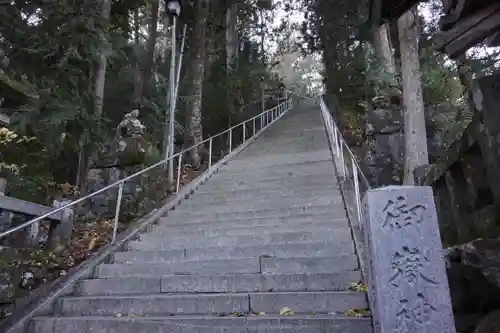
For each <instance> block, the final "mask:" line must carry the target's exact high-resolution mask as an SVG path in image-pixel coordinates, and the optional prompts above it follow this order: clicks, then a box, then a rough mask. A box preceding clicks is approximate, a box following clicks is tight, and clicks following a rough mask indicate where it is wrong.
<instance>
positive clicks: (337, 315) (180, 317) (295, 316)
mask: <svg viewBox="0 0 500 333" xmlns="http://www.w3.org/2000/svg"><path fill="white" fill-rule="evenodd" d="M33 319H34V320H37V319H42V320H46V319H56V320H58V319H62V320H117V321H126V320H134V319H137V320H140V319H145V320H148V321H149V320H150V321H167V322H168V321H172V320H174V321H177V320H207V321H211V320H223V321H225V320H227V321H236V320H239V321H248V320H249V319H250V320H255V321H259V320H270V319H271V320H284V321H293V320H311V321H321V320H371V317H368V316H367V317H351V316H347V315H345V314H343V313H335V314H317V315H309V314H300V313H299V314H293V315H288V316H279V315H276V314H265V315H253V314H252V315H245V316H225V317H224V316H210V315H175V316H144V317H141V316H133V317H126V316H125V317H109V316H65V317H53V316H37V317H35V318H33Z"/></svg>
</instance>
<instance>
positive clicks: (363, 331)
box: [27, 315, 373, 333]
mask: <svg viewBox="0 0 500 333" xmlns="http://www.w3.org/2000/svg"><path fill="white" fill-rule="evenodd" d="M69 332H71V333H100V332H103V333H104V332H107V333H167V332H168V333H263V332H265V333H332V332H334V333H372V332H373V329H372V324H371V318H352V317H345V316H340V315H337V316H320V315H317V316H309V315H302V316H300V315H293V316H286V317H281V316H267V315H266V316H248V317H234V316H230V317H203V316H189V317H185V316H183V317H181V316H174V317H148V318H140V317H96V316H93V317H56V318H49V317H37V318H35V319H34V320H33V321H32V323H31V325H30V328H29V329H28V331H27V333H69Z"/></svg>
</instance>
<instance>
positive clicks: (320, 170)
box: [210, 163, 335, 184]
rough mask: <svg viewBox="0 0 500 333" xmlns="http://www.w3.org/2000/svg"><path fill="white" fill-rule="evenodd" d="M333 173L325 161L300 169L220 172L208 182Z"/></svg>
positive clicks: (332, 174)
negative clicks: (319, 164) (320, 164)
mask: <svg viewBox="0 0 500 333" xmlns="http://www.w3.org/2000/svg"><path fill="white" fill-rule="evenodd" d="M334 175H335V170H334V168H333V164H332V163H326V164H324V165H322V166H316V167H311V166H309V167H307V168H304V169H302V170H300V169H297V168H290V169H288V170H286V169H285V170H274V171H273V170H266V171H264V172H262V171H258V172H234V173H228V172H220V173H218V174H215V175H214V176H212V177H211V178H210V182H216V183H223V182H227V183H235V184H240V183H249V184H252V183H254V182H260V181H263V180H265V181H278V180H283V179H303V178H315V177H316V178H323V179H325V178H326V179H327V178H331V177H332V176H334Z"/></svg>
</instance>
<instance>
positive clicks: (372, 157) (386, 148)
mask: <svg viewBox="0 0 500 333" xmlns="http://www.w3.org/2000/svg"><path fill="white" fill-rule="evenodd" d="M364 137H365V140H364V155H365V158H364V163H363V164H364V166H365V168H366V170H365V171H366V176H367V177H368V181H369V182H370V184H371V185H372V186H373V187H379V186H386V185H399V184H401V183H402V181H403V169H404V134H403V116H402V113H401V112H400V111H396V110H394V109H392V108H389V107H388V108H385V109H384V108H377V109H375V110H374V111H370V112H369V113H368V116H367V118H366V125H365V133H364Z"/></svg>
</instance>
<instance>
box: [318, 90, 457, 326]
mask: <svg viewBox="0 0 500 333" xmlns="http://www.w3.org/2000/svg"><path fill="white" fill-rule="evenodd" d="M319 104H320V107H321V114H322V116H323V120H324V125H325V128H326V132H327V136H328V141H329V143H330V149H331V151H332V154H333V160H334V165H335V169H336V171H337V177H338V179H339V183H340V184H339V185H340V190H341V192H342V196H343V199H344V204H345V207H346V210H347V213H348V217H349V221H350V224H351V227H352V230H353V236H354V242H355V245H356V250H357V253H358V256H359V259H360V266H361V267H360V268H361V270H362V273H363V277H364V279H365V281H366V282H367V284H368V298H369V301H370V308H371V311H372V320H373V327H374V332H375V333H387V332H401V333H407V332H412V333H455V332H456V330H455V324H454V319H453V311H452V307H451V299H450V293H449V287H448V279H447V276H446V266H445V261H444V255H443V247H442V244H441V238H440V235H439V224H438V220H437V213H436V206H435V204H434V195H433V190H432V188H431V187H429V186H386V187H381V188H376V189H371V188H370V185H369V183H368V181H367V179H366V177H365V176H364V174H363V172H362V171H361V168H360V165H359V163H358V161H357V159H356V156H355V155H354V154H353V152H352V150H351V149H349V147H348V145H347V143H346V141H345V140H344V138H343V137H342V134H341V132H340V130H339V128H338V126H337V124H336V123H335V120H334V119H333V117H332V115H331V114H330V112H329V110H328V107H327V106H326V104H325V101H324V100H323V97H319Z"/></svg>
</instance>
